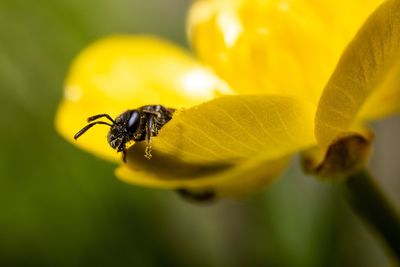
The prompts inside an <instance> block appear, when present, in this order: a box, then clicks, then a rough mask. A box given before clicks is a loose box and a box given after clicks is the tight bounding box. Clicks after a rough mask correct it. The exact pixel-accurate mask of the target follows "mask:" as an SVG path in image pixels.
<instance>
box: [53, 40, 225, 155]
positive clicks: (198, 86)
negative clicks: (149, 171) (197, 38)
mask: <svg viewBox="0 0 400 267" xmlns="http://www.w3.org/2000/svg"><path fill="white" fill-rule="evenodd" d="M227 93H232V91H231V89H230V88H229V87H228V86H227V85H226V84H225V83H224V82H223V81H221V80H220V79H218V78H217V77H216V76H215V75H214V73H213V72H212V71H211V70H209V69H207V68H205V67H204V66H202V65H200V64H199V63H197V62H196V61H195V60H193V59H192V58H191V57H190V56H189V55H188V54H187V53H186V52H185V51H183V50H182V49H180V48H179V47H177V46H175V45H173V44H171V43H169V42H167V41H165V40H161V39H159V38H155V37H150V36H112V37H107V38H104V39H101V40H99V41H97V42H95V43H94V44H92V45H90V46H89V47H88V48H86V49H85V50H83V51H82V52H81V53H80V54H79V56H78V57H77V58H76V59H75V60H74V62H73V64H72V66H71V69H70V71H69V74H68V77H67V79H66V81H65V88H64V99H63V101H62V103H61V104H60V106H59V109H58V113H57V117H56V127H57V130H58V131H59V132H60V133H61V135H63V136H64V137H65V138H66V139H67V140H70V141H72V142H73V143H74V144H76V145H78V146H80V147H82V148H84V149H86V150H88V151H91V152H93V153H94V154H96V155H98V156H100V157H102V158H105V159H109V160H117V159H118V158H117V153H116V152H115V151H114V150H112V149H111V147H109V145H108V144H107V139H106V135H107V132H108V127H106V126H103V125H101V126H97V128H96V129H93V130H90V131H88V132H87V133H85V134H84V135H82V137H80V139H79V140H78V141H77V142H75V141H73V136H74V134H75V133H76V132H77V131H78V130H79V129H80V128H82V127H83V126H84V125H85V124H86V122H85V119H86V118H87V117H89V116H91V115H94V114H99V113H108V114H110V115H111V116H112V117H115V116H117V115H118V114H120V113H122V112H124V111H125V110H127V109H134V108H137V107H139V106H142V105H149V104H162V105H165V106H169V107H173V108H182V107H190V106H193V105H196V104H199V103H202V102H204V101H207V100H210V99H213V98H214V97H215V96H218V95H221V94H227Z"/></svg>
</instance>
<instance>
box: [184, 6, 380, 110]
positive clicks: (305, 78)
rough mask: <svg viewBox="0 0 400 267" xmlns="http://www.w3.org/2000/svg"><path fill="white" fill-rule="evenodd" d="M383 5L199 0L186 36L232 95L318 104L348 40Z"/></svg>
mask: <svg viewBox="0 0 400 267" xmlns="http://www.w3.org/2000/svg"><path fill="white" fill-rule="evenodd" d="M380 2H381V0H370V1H361V0H356V1H347V0H346V1H345V0H340V1H328V0H318V1H315V0H308V1H307V0H292V1H289V0H268V1H266V0H229V1H228V0H200V1H197V2H195V4H194V5H193V7H192V9H191V11H190V15H189V21H188V33H189V38H190V40H191V43H192V46H193V48H194V49H195V51H196V52H197V53H198V55H199V57H200V58H201V59H202V60H203V61H204V62H206V63H208V64H210V65H211V66H213V67H214V69H215V70H216V72H217V73H218V74H219V75H220V76H221V77H223V78H224V79H225V80H226V81H228V82H229V83H230V85H231V86H232V87H233V88H235V90H237V91H239V92H242V93H253V92H265V93H277V94H288V95H296V96H300V97H303V98H307V99H309V100H311V101H313V102H314V103H317V101H318V98H319V96H320V93H321V91H322V88H323V86H324V85H325V83H326V81H327V80H328V78H329V75H330V74H331V73H332V71H333V70H334V67H335V64H336V62H337V60H338V58H339V56H340V54H341V53H342V51H343V49H344V48H345V46H346V44H347V43H348V42H349V40H350V39H351V38H352V37H353V36H354V34H355V32H356V30H357V29H358V28H359V26H360V25H361V24H362V22H363V21H364V20H365V18H366V17H367V16H368V15H369V14H370V12H372V11H373V10H374V8H375V7H376V6H377V5H378V4H379V3H380Z"/></svg>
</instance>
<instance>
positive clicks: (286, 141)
mask: <svg viewBox="0 0 400 267" xmlns="http://www.w3.org/2000/svg"><path fill="white" fill-rule="evenodd" d="M314 114H315V106H314V105H312V104H310V103H309V102H306V101H303V100H301V99H297V98H294V97H284V96H277V95H238V96H224V97H220V98H217V99H214V100H211V101H208V102H205V103H203V104H200V105H198V106H195V107H192V108H190V109H187V110H183V111H181V112H178V113H177V114H176V115H175V116H174V118H173V119H172V120H171V121H170V122H169V123H168V124H166V125H165V126H164V128H163V129H162V130H161V131H160V134H159V136H158V138H154V139H155V140H154V147H155V148H156V149H157V150H159V151H162V152H164V153H167V154H170V155H174V156H175V157H178V158H180V159H181V160H183V161H186V162H194V163H200V164H215V163H221V162H224V163H235V162H238V161H241V160H243V159H248V158H251V157H254V156H257V155H258V154H264V155H265V157H267V159H268V160H275V159H277V158H281V157H284V156H286V155H288V154H292V153H295V152H297V151H299V150H301V149H304V148H306V147H309V146H311V145H312V144H315V139H314V134H313V129H314V123H313V120H314Z"/></svg>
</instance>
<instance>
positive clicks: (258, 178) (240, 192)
mask: <svg viewBox="0 0 400 267" xmlns="http://www.w3.org/2000/svg"><path fill="white" fill-rule="evenodd" d="M130 156H131V157H130V159H134V160H132V161H129V164H128V165H127V164H124V165H121V166H120V167H118V168H117V170H116V175H117V177H118V178H120V179H121V180H123V181H125V182H127V183H130V184H135V185H141V186H146V187H154V188H162V189H175V190H182V189H183V190H187V191H189V192H193V193H197V192H198V193H201V192H212V195H213V196H215V197H240V196H244V195H248V194H250V193H256V192H259V191H262V190H263V189H264V188H265V187H266V186H268V185H270V184H271V183H272V182H273V181H274V180H275V179H276V178H277V177H278V176H279V174H280V173H281V172H282V171H283V170H284V169H285V167H286V166H287V165H288V162H289V160H290V157H284V158H280V159H277V160H274V161H270V160H267V159H265V158H264V157H263V155H259V156H258V157H254V158H252V159H251V160H245V161H243V162H241V163H240V164H235V165H215V166H212V165H211V166H210V165H200V164H188V163H187V162H182V161H180V160H179V159H177V158H175V157H171V155H163V154H161V155H160V153H159V152H157V151H154V153H153V158H152V159H151V160H146V159H144V158H143V155H142V154H140V155H139V154H136V155H135V156H133V155H130Z"/></svg>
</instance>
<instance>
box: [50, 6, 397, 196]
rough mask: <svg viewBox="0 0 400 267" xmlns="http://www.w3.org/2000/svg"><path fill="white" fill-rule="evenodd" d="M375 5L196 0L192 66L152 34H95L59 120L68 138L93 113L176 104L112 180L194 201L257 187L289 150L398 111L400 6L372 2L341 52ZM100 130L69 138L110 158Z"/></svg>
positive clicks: (74, 72)
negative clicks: (148, 146) (149, 149)
mask: <svg viewBox="0 0 400 267" xmlns="http://www.w3.org/2000/svg"><path fill="white" fill-rule="evenodd" d="M380 2H381V1H378V0H369V1H361V0H355V1H351V3H349V2H348V1H344V0H340V1H335V2H333V1H327V0H321V1H310V0H308V1H306V0H292V1H289V0H286V1H285V0H268V1H266V0H200V1H196V2H195V3H194V4H193V6H192V8H191V10H190V13H189V21H188V34H189V38H190V41H191V44H192V47H193V48H194V50H195V53H196V55H198V58H199V61H196V60H195V59H193V58H192V57H191V56H190V55H189V54H188V53H186V52H185V51H183V50H181V49H180V48H177V47H176V46H174V45H173V44H171V43H168V42H166V41H164V40H160V39H158V38H155V37H149V36H113V37H108V38H105V39H103V40H100V41H97V42H96V43H95V44H93V45H91V46H89V47H88V48H87V49H85V50H84V51H83V52H82V53H81V54H80V55H79V56H78V57H77V59H76V60H75V61H74V63H73V65H72V67H71V70H70V73H69V75H68V77H67V80H66V85H65V91H64V92H65V94H64V99H63V101H62V103H61V104H60V107H59V110H58V113H57V118H56V127H57V129H58V131H59V132H60V133H61V134H62V135H63V136H64V137H65V138H66V139H67V140H70V141H73V136H74V134H75V133H76V131H77V130H79V129H80V128H81V127H82V126H83V124H84V123H85V121H84V119H85V118H87V117H89V116H91V115H94V114H99V113H109V114H110V115H111V116H112V117H115V116H117V115H118V114H120V113H122V112H124V111H125V110H127V109H134V108H137V107H139V106H142V105H146V104H162V105H165V106H167V107H172V108H176V109H178V111H177V112H176V114H175V115H174V118H173V119H172V120H171V121H170V122H169V123H167V124H166V125H165V126H164V127H163V128H162V130H161V131H160V133H159V135H158V137H155V138H153V139H154V140H153V149H154V151H153V158H152V159H151V160H146V159H145V158H144V157H143V154H144V145H143V144H142V143H137V144H135V145H133V146H132V147H131V148H130V149H129V150H128V154H127V164H122V165H121V166H120V167H119V168H118V169H117V171H116V174H117V176H118V177H119V178H121V179H123V180H125V181H127V182H130V183H134V184H140V185H144V186H153V187H160V188H168V189H177V190H181V192H185V194H187V193H188V194H189V195H191V196H193V197H198V198H202V197H204V196H208V195H213V194H216V195H217V196H238V195H243V194H247V193H250V192H254V191H257V190H260V189H262V188H263V187H264V186H265V185H267V184H269V183H270V182H271V181H273V180H274V178H275V177H277V176H278V175H279V173H280V172H281V171H282V170H283V169H284V168H285V166H286V165H287V162H288V160H289V159H290V157H291V155H293V154H294V153H296V152H298V151H301V150H305V149H307V148H310V147H314V146H316V145H319V146H320V148H322V154H324V152H325V150H326V148H328V147H329V146H330V145H331V144H332V143H335V142H337V138H338V137H340V136H341V135H343V134H344V133H347V132H354V131H355V132H357V133H359V134H362V133H363V131H360V130H359V129H360V128H361V129H363V127H360V125H361V123H362V122H363V121H364V120H365V119H371V118H377V117H379V116H383V115H388V114H392V113H393V112H395V111H398V106H399V102H400V101H399V98H400V96H399V95H400V94H399V90H396V85H398V80H397V79H398V78H397V77H399V75H398V74H399V73H398V70H399V64H400V63H399V62H400V61H399V60H398V57H399V55H398V52H397V51H400V50H399V49H397V50H396V48H398V47H397V46H398V40H397V39H399V37H400V34H399V33H398V28H399V27H397V26H398V24H399V22H398V13H399V12H400V9H399V2H400V1H398V0H391V1H388V2H385V3H384V4H383V5H382V6H381V7H380V8H379V9H377V11H375V13H374V14H373V15H372V17H371V18H370V19H369V20H368V22H367V23H366V24H365V25H364V26H363V27H362V28H361V30H360V32H359V33H358V34H357V35H356V37H355V39H354V40H353V41H352V42H351V44H350V46H349V47H348V48H347V49H346V50H345V48H346V45H347V44H348V43H349V42H350V40H351V39H352V38H353V37H354V35H355V33H356V32H357V30H358V29H359V28H360V26H361V25H362V23H363V22H364V20H365V19H366V18H367V17H368V15H369V14H370V13H371V12H372V11H373V10H374V9H375V8H376V7H377V6H378V5H379V4H380ZM396 45H397V46H396ZM344 50H345V52H344V54H343V56H342V59H341V60H340V62H339V65H338V66H337V68H336V70H335V65H336V63H337V61H338V60H339V58H340V55H341V54H342V53H343V51H344ZM334 70H335V71H334ZM333 71H334V72H333ZM332 72H333V75H332V76H331V78H330V79H329V76H330V75H331V73H332ZM328 80H329V82H328V83H327V81H328ZM326 83H327V85H326V87H325V84H326ZM324 87H325V90H324V91H323V88H324ZM322 91H323V93H322ZM321 94H322V97H321ZM222 95H226V96H222ZM386 98H390V99H389V100H387V99H386ZM383 101H386V102H387V103H388V105H387V106H385V107H384V108H382V109H381V110H379V111H377V110H376V108H374V107H375V105H381V103H382V102H383ZM364 103H365V104H364ZM371 107H372V108H371ZM315 114H317V116H315ZM315 118H316V119H315ZM314 119H315V123H314ZM314 129H315V133H316V134H315V136H314ZM107 131H108V128H107V127H102V126H98V128H96V130H91V131H88V132H87V133H85V134H84V135H83V136H82V137H81V139H80V140H79V141H78V142H75V141H74V142H73V143H74V144H76V145H78V146H80V147H82V148H83V149H86V150H88V151H90V152H92V153H94V154H95V155H98V156H100V157H103V158H105V159H109V160H113V161H118V157H117V153H116V151H115V150H112V149H111V148H110V147H109V145H108V144H107V141H106V137H105V136H106V134H107Z"/></svg>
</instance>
